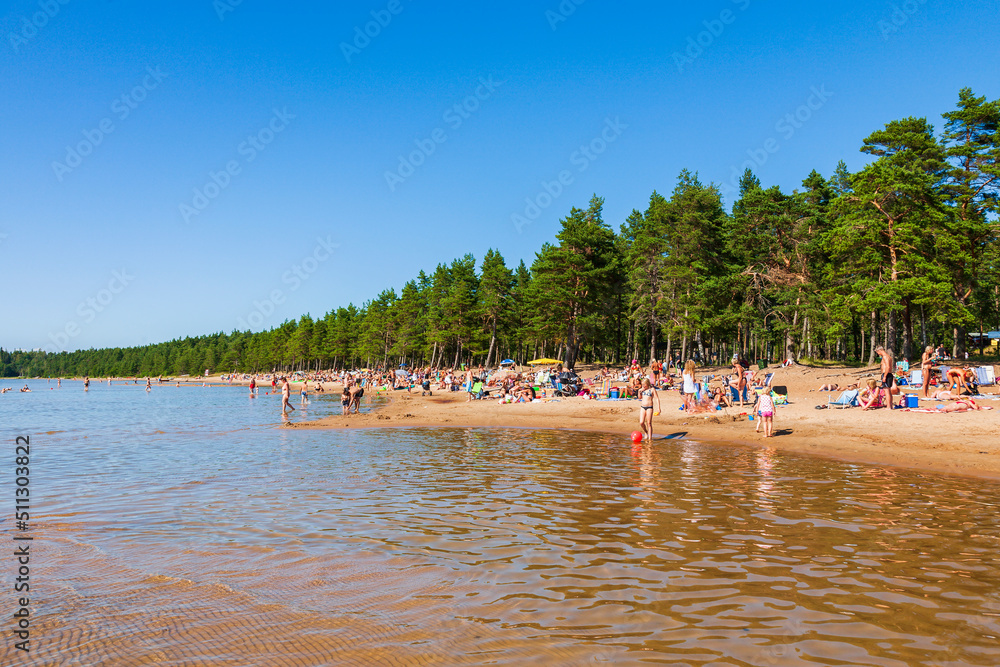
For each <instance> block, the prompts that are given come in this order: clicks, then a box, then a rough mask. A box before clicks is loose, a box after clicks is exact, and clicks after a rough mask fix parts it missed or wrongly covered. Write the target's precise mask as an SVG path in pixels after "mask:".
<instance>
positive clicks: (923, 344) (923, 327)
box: [920, 304, 927, 354]
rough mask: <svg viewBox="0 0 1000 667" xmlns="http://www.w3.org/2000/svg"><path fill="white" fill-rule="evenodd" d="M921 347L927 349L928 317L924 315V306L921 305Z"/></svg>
mask: <svg viewBox="0 0 1000 667" xmlns="http://www.w3.org/2000/svg"><path fill="white" fill-rule="evenodd" d="M920 347H921V348H926V347H927V317H926V316H925V315H924V304H920ZM921 354H923V350H922V349H921Z"/></svg>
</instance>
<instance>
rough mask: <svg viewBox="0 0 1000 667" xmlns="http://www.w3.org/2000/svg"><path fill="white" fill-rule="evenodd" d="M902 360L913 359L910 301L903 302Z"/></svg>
mask: <svg viewBox="0 0 1000 667" xmlns="http://www.w3.org/2000/svg"><path fill="white" fill-rule="evenodd" d="M903 304H904V306H905V309H904V310H903V359H906V360H907V361H909V360H910V359H912V358H913V317H912V313H911V310H912V309H911V306H910V300H909V299H906V300H905V301H904V302H903Z"/></svg>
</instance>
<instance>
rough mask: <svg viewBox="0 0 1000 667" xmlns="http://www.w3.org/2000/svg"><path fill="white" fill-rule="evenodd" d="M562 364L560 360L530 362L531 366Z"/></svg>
mask: <svg viewBox="0 0 1000 667" xmlns="http://www.w3.org/2000/svg"><path fill="white" fill-rule="evenodd" d="M559 363H562V362H561V361H559V360H558V359H535V360H534V361H529V362H528V365H529V366H551V365H552V364H559Z"/></svg>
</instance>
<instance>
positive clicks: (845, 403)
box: [826, 389, 858, 408]
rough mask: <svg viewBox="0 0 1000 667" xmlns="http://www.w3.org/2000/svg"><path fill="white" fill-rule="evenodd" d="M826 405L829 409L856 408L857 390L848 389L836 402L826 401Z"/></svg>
mask: <svg viewBox="0 0 1000 667" xmlns="http://www.w3.org/2000/svg"><path fill="white" fill-rule="evenodd" d="M826 404H827V405H828V406H830V407H831V408H856V407H858V390H857V389H848V390H847V391H845V392H844V393H842V394H841V395H840V396H838V397H837V400H835V401H831V400H827V402H826Z"/></svg>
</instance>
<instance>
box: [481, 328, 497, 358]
mask: <svg viewBox="0 0 1000 667" xmlns="http://www.w3.org/2000/svg"><path fill="white" fill-rule="evenodd" d="M496 342H497V322H496V320H493V331H492V333H491V335H490V351H489V352H487V353H486V363H485V364H484V365H485V366H486V367H487V368H489V367H490V362H491V361H492V360H493V346H494V345H496Z"/></svg>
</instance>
